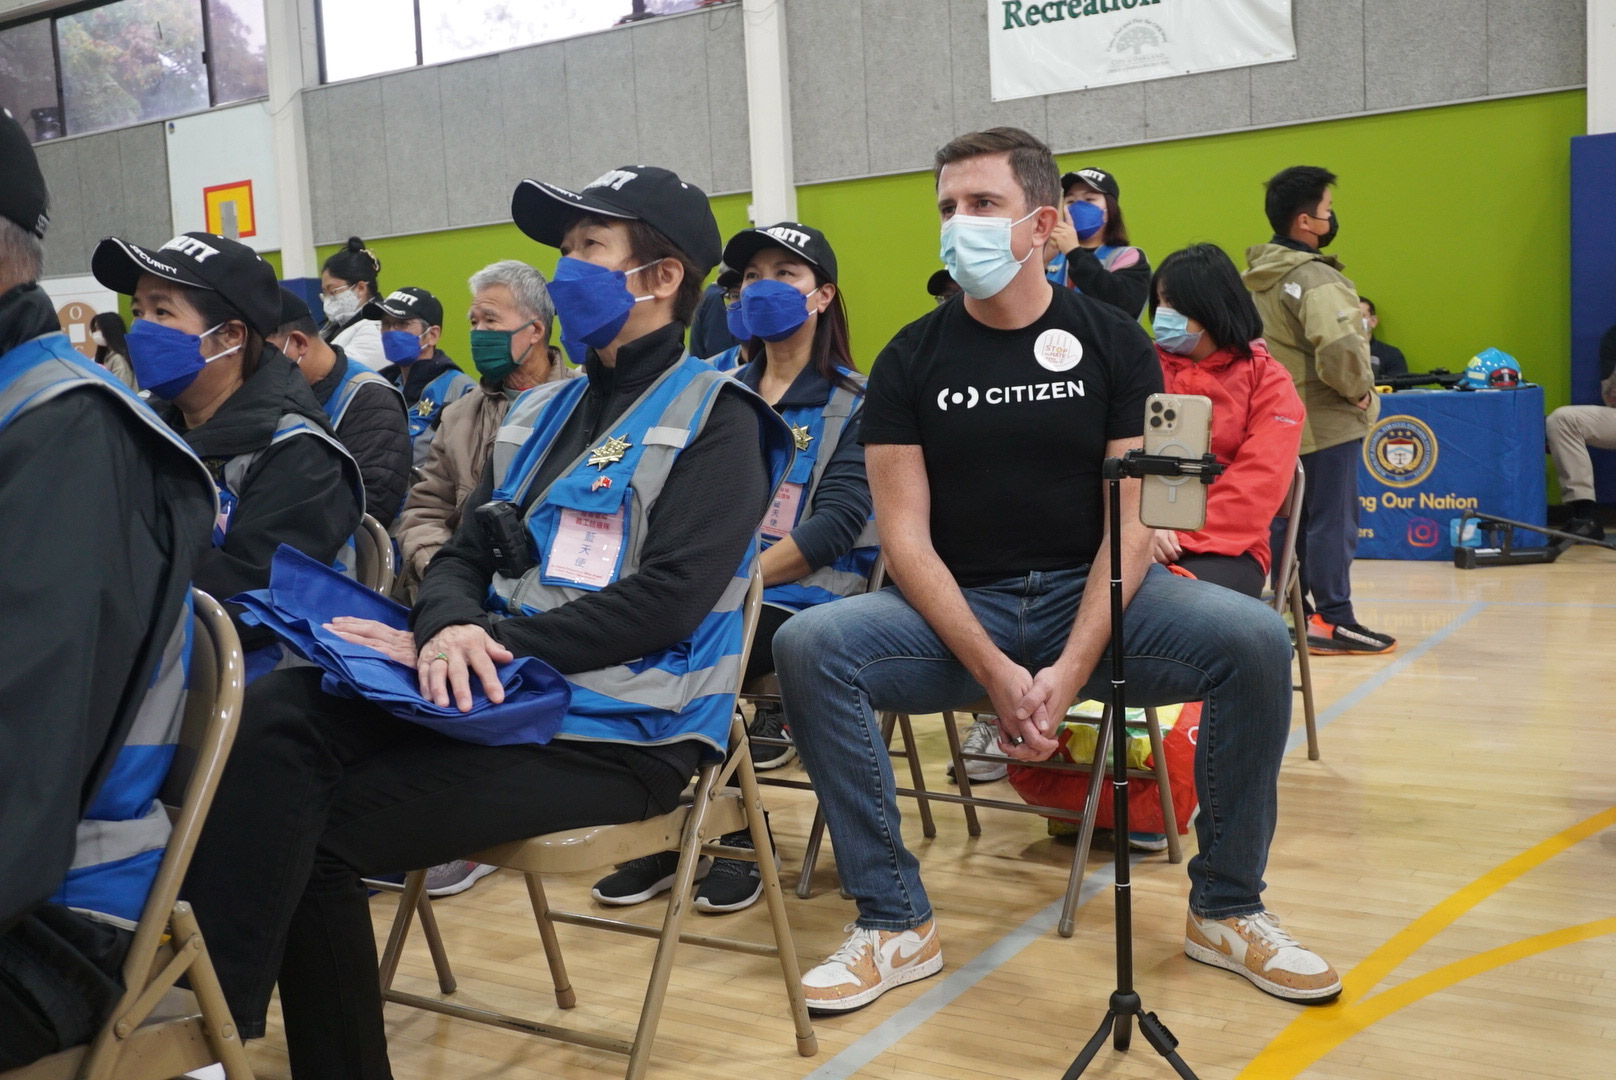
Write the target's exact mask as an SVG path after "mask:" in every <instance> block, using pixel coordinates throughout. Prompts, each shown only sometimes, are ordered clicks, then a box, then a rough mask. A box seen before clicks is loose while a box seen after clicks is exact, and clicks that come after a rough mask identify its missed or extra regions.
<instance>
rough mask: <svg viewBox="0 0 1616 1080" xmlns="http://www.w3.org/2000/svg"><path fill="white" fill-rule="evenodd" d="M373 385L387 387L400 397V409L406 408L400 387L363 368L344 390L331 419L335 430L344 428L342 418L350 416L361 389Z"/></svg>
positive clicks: (350, 361)
mask: <svg viewBox="0 0 1616 1080" xmlns="http://www.w3.org/2000/svg"><path fill="white" fill-rule="evenodd" d="M348 363H350V364H355V363H357V361H354V360H349V361H348ZM372 383H375V384H379V385H381V386H385V387H387V389H389V390H391V391H392V392H393V393H394V394H396V395H398V404H399V407H400V408H404V407H405V405H404V393H403V391H401V390H399V388H398V387H396V386H394V385H393V384H392V383H390V382H388V381H387V380H386V379H384V378H382V377H381V376H380V375H378V374H376V373H375V372H374V371H371V370H370V369H369V368H361V369H360V370H359V371H357V372H355V373H354V376H353V378H351V379H349V380H348V382H347V385H345V386H344V387H343V388H342V393H343V398H342V400H341V401H339V402H338V403H337V411H336V413H335V415H333V416H332V417H331V427H332V428H333V429H335V428H339V427H341V426H342V418H343V417H344V416H347V415H348V407H349V406H350V405H352V404H353V403H354V399H355V398H357V397H358V396H359V391H360V389H361V388H363V387H365V386H367V385H370V384H372Z"/></svg>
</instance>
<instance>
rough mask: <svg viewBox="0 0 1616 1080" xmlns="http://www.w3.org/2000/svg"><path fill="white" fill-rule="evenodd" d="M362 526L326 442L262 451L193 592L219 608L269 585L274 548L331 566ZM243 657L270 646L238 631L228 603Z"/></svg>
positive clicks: (270, 637)
mask: <svg viewBox="0 0 1616 1080" xmlns="http://www.w3.org/2000/svg"><path fill="white" fill-rule="evenodd" d="M358 527H359V504H358V503H356V502H355V501H354V496H353V489H352V488H351V487H350V486H349V482H348V477H347V475H346V473H345V472H344V469H343V461H342V458H341V456H339V455H338V453H337V451H336V449H335V448H334V447H332V446H331V445H330V444H329V443H327V442H326V441H325V440H324V439H320V438H315V437H314V436H295V437H293V438H290V439H286V440H285V441H283V442H279V443H276V444H275V445H273V446H271V447H270V448H269V449H267V450H265V451H264V452H263V455H262V456H261V457H260V458H259V459H258V460H257V461H256V462H254V463H253V467H252V468H251V469H250V470H249V471H248V473H247V478H246V481H245V483H244V484H243V485H242V490H241V497H240V500H239V501H238V502H237V504H236V509H235V513H234V514H233V515H232V516H231V519H230V529H229V531H228V532H226V533H225V538H224V546H223V547H216V548H211V549H210V550H209V551H208V552H207V554H205V555H203V556H202V561H201V562H199V563H198V564H197V568H196V587H197V588H199V589H202V590H203V591H205V592H208V593H211V594H212V595H213V597H214V598H215V599H217V600H218V601H219V602H220V603H224V602H225V601H226V600H227V599H229V598H230V597H232V596H235V595H236V594H237V593H240V592H246V591H248V590H250V589H262V588H266V587H267V586H268V585H269V566H270V562H271V560H273V559H274V557H275V549H276V548H278V547H280V546H281V545H282V544H290V545H291V546H292V547H294V548H296V549H297V550H299V551H301V552H303V554H305V555H307V556H309V557H310V558H313V559H318V560H319V561H320V562H323V563H329V562H331V561H332V560H333V559H335V558H336V557H337V552H338V551H339V550H341V548H342V545H343V544H344V543H346V542H347V540H348V538H349V537H350V536H352V535H353V533H354V530H355V529H357V528H358ZM225 610H226V611H228V612H230V618H231V620H232V621H233V622H235V624H236V632H237V633H239V634H240V635H241V647H242V649H243V650H252V649H257V648H262V647H263V646H265V645H270V644H273V643H274V642H275V640H276V638H275V635H274V634H273V633H271V632H270V631H269V630H266V629H264V628H263V627H261V626H243V625H242V624H241V619H240V616H241V608H240V607H239V606H238V605H235V604H225Z"/></svg>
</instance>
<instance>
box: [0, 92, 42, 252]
mask: <svg viewBox="0 0 1616 1080" xmlns="http://www.w3.org/2000/svg"><path fill="white" fill-rule="evenodd" d="M0 162H3V163H4V167H0V217H3V218H5V219H7V220H8V221H13V222H16V224H17V225H18V226H19V227H20V228H22V230H23V231H24V232H30V233H33V234H34V235H35V236H36V237H38V238H39V239H41V240H43V239H45V229H46V228H47V227H49V225H50V215H49V214H47V213H46V212H45V211H46V210H48V209H49V208H50V193H49V192H47V191H46V190H45V175H44V174H43V173H41V172H40V171H39V159H38V158H37V157H36V156H35V155H34V147H33V144H32V143H30V142H29V141H28V133H27V132H25V131H23V129H22V125H21V124H19V123H17V121H16V119H15V118H13V117H12V115H11V113H10V111H9V110H6V109H0Z"/></svg>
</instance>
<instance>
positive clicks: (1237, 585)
mask: <svg viewBox="0 0 1616 1080" xmlns="http://www.w3.org/2000/svg"><path fill="white" fill-rule="evenodd" d="M1178 565H1179V566H1182V567H1183V568H1184V569H1186V570H1188V571H1189V572H1190V573H1192V574H1194V575H1195V576H1196V577H1197V578H1198V579H1200V580H1201V581H1210V582H1211V583H1212V584H1214V585H1222V586H1223V587H1224V588H1225V589H1233V590H1234V591H1235V592H1237V593H1245V594H1246V595H1247V596H1249V597H1251V598H1252V599H1254V600H1260V599H1262V589H1263V571H1262V564H1261V563H1259V562H1258V561H1257V558H1256V556H1254V555H1252V554H1250V553H1249V552H1247V553H1244V554H1240V555H1197V554H1195V553H1193V552H1189V551H1186V552H1185V553H1184V555H1183V557H1182V558H1180V559H1179V560H1178Z"/></svg>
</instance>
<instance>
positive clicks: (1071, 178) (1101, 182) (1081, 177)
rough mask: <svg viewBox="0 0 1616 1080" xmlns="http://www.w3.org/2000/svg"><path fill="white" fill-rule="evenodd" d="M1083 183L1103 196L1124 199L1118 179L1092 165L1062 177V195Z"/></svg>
mask: <svg viewBox="0 0 1616 1080" xmlns="http://www.w3.org/2000/svg"><path fill="white" fill-rule="evenodd" d="M1079 181H1082V182H1083V183H1085V184H1087V185H1088V186H1089V187H1091V188H1093V189H1094V190H1095V191H1098V192H1099V193H1100V194H1102V195H1109V196H1111V197H1112V198H1113V199H1120V198H1122V188H1121V187H1119V186H1118V185H1117V178H1116V177H1114V176H1112V175H1111V174H1110V173H1108V172H1106V171H1105V170H1104V169H1096V168H1094V167H1093V166H1092V165H1090V166H1085V167H1084V168H1081V169H1079V170H1077V171H1076V172H1069V173H1067V174H1066V175H1065V176H1063V177H1061V194H1063V195H1064V194H1065V193H1066V192H1068V191H1070V190H1071V189H1072V185H1073V184H1075V183H1078V182H1079Z"/></svg>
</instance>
